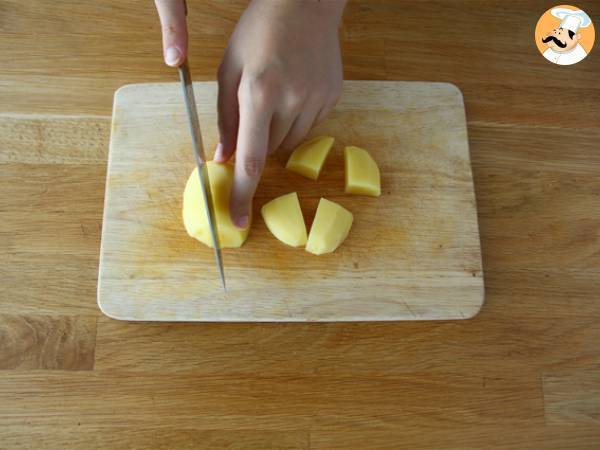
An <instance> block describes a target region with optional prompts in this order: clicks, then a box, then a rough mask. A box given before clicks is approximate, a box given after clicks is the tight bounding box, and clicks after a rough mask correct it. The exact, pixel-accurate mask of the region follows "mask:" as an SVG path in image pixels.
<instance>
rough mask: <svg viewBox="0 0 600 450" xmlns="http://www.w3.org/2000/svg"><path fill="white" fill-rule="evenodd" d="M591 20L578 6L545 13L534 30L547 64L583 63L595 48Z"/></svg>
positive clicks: (557, 8) (538, 45) (536, 40)
mask: <svg viewBox="0 0 600 450" xmlns="http://www.w3.org/2000/svg"><path fill="white" fill-rule="evenodd" d="M594 39H595V32H594V24H593V23H592V19H590V16H588V15H587V14H586V13H585V12H584V11H582V10H581V9H579V8H577V7H576V6H569V5H561V6H557V7H555V8H552V9H549V10H548V11H546V12H545V13H544V14H543V15H542V17H540V20H539V21H538V23H537V26H536V27H535V43H536V45H537V47H538V50H539V51H540V53H541V54H542V55H543V56H544V58H546V59H547V60H548V61H550V62H552V63H554V64H559V65H561V66H569V65H571V64H575V63H578V62H579V61H581V60H583V59H584V58H585V57H586V56H587V55H588V53H590V51H591V50H592V47H593V46H594Z"/></svg>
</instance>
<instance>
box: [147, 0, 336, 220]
mask: <svg viewBox="0 0 600 450" xmlns="http://www.w3.org/2000/svg"><path fill="white" fill-rule="evenodd" d="M155 3H156V7H157V10H158V13H159V17H160V21H161V27H162V40H163V56H164V59H165V63H166V64H167V65H169V66H172V67H177V66H178V65H180V64H181V63H183V61H184V60H185V57H186V54H187V43H188V36H187V24H186V9H185V4H184V2H183V0H155ZM345 3H346V1H345V0H328V1H316V0H302V1H301V0H277V1H273V0H252V1H251V2H250V4H249V5H248V7H247V8H246V10H245V11H244V13H243V14H242V16H241V18H240V20H239V22H238V24H237V26H236V28H235V30H234V32H233V34H232V36H231V38H230V40H229V44H228V46H227V48H226V50H225V54H224V56H223V60H222V62H221V65H220V67H219V71H218V77H217V78H218V83H219V98H218V115H219V135H220V143H219V145H218V146H217V149H216V152H215V160H216V161H217V162H220V163H225V162H227V161H228V160H229V159H231V158H232V156H233V155H234V153H235V155H236V156H235V175H234V181H233V188H232V194H231V202H230V213H231V218H232V221H233V223H235V224H236V225H237V226H238V227H240V228H244V227H246V226H247V225H248V220H249V215H250V212H251V210H252V198H253V197H254V193H255V191H256V187H257V185H258V182H259V180H260V177H261V174H262V171H263V168H264V164H265V159H266V157H267V154H268V153H270V152H273V151H275V150H277V149H281V150H283V151H284V152H290V151H291V150H292V149H294V148H295V147H296V146H297V145H298V144H299V143H300V142H301V141H302V140H303V138H304V137H305V136H306V134H307V133H308V131H309V130H310V128H311V127H312V126H313V125H314V124H316V123H318V122H319V121H321V120H322V119H323V118H324V117H325V116H326V115H327V113H328V112H329V111H330V110H331V109H332V108H333V106H334V105H335V103H336V101H337V99H338V98H339V96H340V93H341V90H342V78H343V74H342V60H341V54H340V44H339V39H338V28H339V25H340V21H341V16H342V12H343V9H344V6H345Z"/></svg>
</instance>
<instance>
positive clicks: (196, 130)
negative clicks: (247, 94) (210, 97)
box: [178, 60, 227, 291]
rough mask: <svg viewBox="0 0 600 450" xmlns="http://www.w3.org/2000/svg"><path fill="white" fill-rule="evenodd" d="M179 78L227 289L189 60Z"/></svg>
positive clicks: (217, 254) (210, 225)
mask: <svg viewBox="0 0 600 450" xmlns="http://www.w3.org/2000/svg"><path fill="white" fill-rule="evenodd" d="M178 70H179V79H180V80H181V87H182V89H183V98H184V99H185V107H186V110H187V116H188V122H189V125H190V132H191V134H192V144H193V147H194V158H195V160H196V166H197V167H198V176H199V177H200V191H201V192H202V200H204V202H205V204H206V206H207V207H206V208H205V210H206V215H207V219H208V224H209V228H210V236H211V239H212V242H213V248H214V253H215V261H216V263H217V268H218V269H219V275H220V276H221V283H222V284H223V290H224V291H227V287H226V284H225V272H224V270H223V258H222V256H221V246H220V244H219V234H218V232H217V223H216V221H215V217H216V216H215V205H214V203H213V198H212V192H211V188H210V180H209V177H208V168H207V166H206V155H205V154H204V146H203V144H202V134H201V133H200V121H199V120H198V111H197V110H196V99H195V98H194V88H193V86H192V76H191V74H190V68H189V66H188V62H187V60H186V61H184V62H183V64H181V65H180V66H179V67H178Z"/></svg>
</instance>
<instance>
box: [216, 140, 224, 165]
mask: <svg viewBox="0 0 600 450" xmlns="http://www.w3.org/2000/svg"><path fill="white" fill-rule="evenodd" d="M222 160H223V144H221V143H220V142H219V143H218V144H217V149H216V150H215V161H217V162H221V161H222Z"/></svg>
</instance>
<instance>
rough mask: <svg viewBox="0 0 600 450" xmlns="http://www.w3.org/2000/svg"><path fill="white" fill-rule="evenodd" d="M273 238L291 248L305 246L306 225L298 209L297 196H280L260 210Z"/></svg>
mask: <svg viewBox="0 0 600 450" xmlns="http://www.w3.org/2000/svg"><path fill="white" fill-rule="evenodd" d="M260 212H261V213H262V216H263V219H264V220H265V224H266V225H267V228H268V229H269V231H271V233H273V236H275V237H276V238H277V239H279V240H280V241H281V242H283V243H284V244H287V245H291V246H292V247H300V246H303V245H306V224H305V223H304V217H303V216H302V210H301V209H300V201H299V200H298V194H296V193H295V192H292V193H290V194H286V195H282V196H281V197H277V198H275V199H273V200H271V201H270V202H269V203H267V204H265V205H264V206H263V207H262V209H261V210H260Z"/></svg>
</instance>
